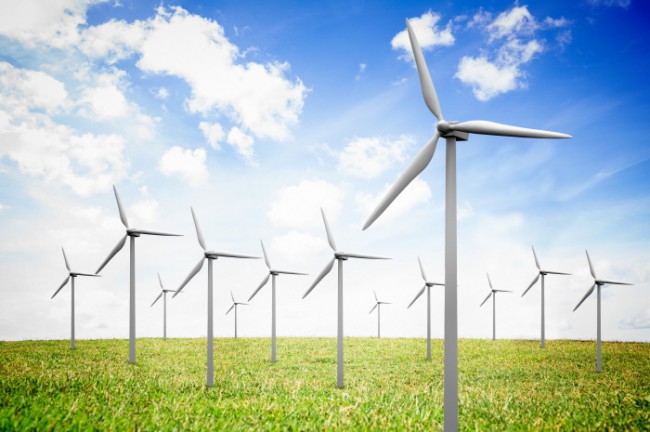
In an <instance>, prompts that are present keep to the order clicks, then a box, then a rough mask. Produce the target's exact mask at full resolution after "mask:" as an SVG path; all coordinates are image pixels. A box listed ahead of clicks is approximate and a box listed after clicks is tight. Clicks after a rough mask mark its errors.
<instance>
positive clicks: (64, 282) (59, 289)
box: [50, 275, 70, 299]
mask: <svg viewBox="0 0 650 432" xmlns="http://www.w3.org/2000/svg"><path fill="white" fill-rule="evenodd" d="M69 280H70V276H69V275H68V277H66V278H65V280H64V281H63V283H62V284H61V285H60V286H59V288H58V289H57V290H56V291H54V294H52V297H50V299H53V298H54V296H55V295H57V294H58V293H59V291H61V290H62V289H63V287H64V286H65V284H67V283H68V281H69Z"/></svg>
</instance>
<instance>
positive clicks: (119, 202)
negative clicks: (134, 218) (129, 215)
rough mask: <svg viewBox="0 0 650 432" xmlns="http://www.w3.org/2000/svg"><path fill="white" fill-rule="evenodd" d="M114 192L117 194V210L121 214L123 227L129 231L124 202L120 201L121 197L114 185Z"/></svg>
mask: <svg viewBox="0 0 650 432" xmlns="http://www.w3.org/2000/svg"><path fill="white" fill-rule="evenodd" d="M113 192H115V199H116V200H117V210H118V211H119V212H120V219H121V220H122V225H124V226H125V227H126V229H129V221H128V220H127V219H126V212H125V211H124V208H123V207H122V201H121V200H120V195H119V194H118V193H117V188H116V187H115V185H113Z"/></svg>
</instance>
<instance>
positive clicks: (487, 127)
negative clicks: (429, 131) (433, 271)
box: [363, 20, 570, 431]
mask: <svg viewBox="0 0 650 432" xmlns="http://www.w3.org/2000/svg"><path fill="white" fill-rule="evenodd" d="M406 27H407V30H408V35H409V39H410V41H411V48H412V49H413V57H414V58H415V64H416V66H417V69H418V75H419V77H420V86H421V88H422V96H423V97H424V101H425V103H426V105H427V107H428V108H429V110H430V111H431V112H432V113H433V115H434V116H435V117H436V118H437V119H438V124H437V125H436V133H435V134H434V136H433V137H432V138H431V140H429V142H428V143H427V144H426V145H425V146H424V147H423V148H422V150H420V152H419V153H418V154H417V156H415V159H414V160H413V162H411V164H410V165H409V166H408V168H406V170H405V171H404V172H403V173H402V175H401V176H400V177H399V178H398V179H397V181H396V182H395V184H393V186H391V188H390V189H389V191H388V193H387V194H386V195H385V196H384V198H383V199H382V200H381V201H380V202H379V204H378V205H377V207H376V208H375V210H374V211H373V212H372V213H371V214H370V216H369V217H368V220H367V221H366V223H365V225H364V226H363V229H366V228H368V227H369V226H370V225H371V224H372V223H373V222H374V221H375V220H376V219H377V218H378V217H379V216H380V215H381V214H382V213H383V212H384V210H386V209H387V208H388V206H389V205H390V204H391V203H392V202H393V200H394V199H395V198H397V196H398V195H399V194H400V193H401V192H402V191H403V190H404V189H405V188H406V186H408V185H409V183H411V181H413V179H414V178H415V177H417V176H418V175H419V174H420V173H421V172H422V171H423V170H424V169H425V168H426V167H427V165H429V162H431V158H433V154H434V152H435V150H436V144H437V143H438V138H440V137H443V138H445V140H446V143H447V151H446V158H447V161H446V180H445V366H444V375H445V383H444V429H445V431H455V430H458V293H457V284H456V282H457V279H458V273H457V267H456V265H457V253H456V247H457V229H456V223H457V218H456V141H457V140H459V141H466V140H467V139H468V136H469V134H470V133H474V134H480V135H497V136H510V137H522V138H570V136H569V135H565V134H561V133H556V132H547V131H542V130H537V129H526V128H521V127H516V126H509V125H504V124H499V123H493V122H488V121H480V120H479V121H467V122H447V121H445V119H444V118H443V116H442V110H441V109H440V103H439V101H438V95H437V94H436V90H435V88H434V86H433V81H431V75H429V70H428V68H427V64H426V63H425V61H424V57H423V56H422V50H421V49H420V45H419V44H418V41H417V38H416V37H415V33H414V32H413V28H411V24H410V23H409V21H408V20H407V21H406Z"/></svg>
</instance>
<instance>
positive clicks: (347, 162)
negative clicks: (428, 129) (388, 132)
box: [337, 136, 413, 179]
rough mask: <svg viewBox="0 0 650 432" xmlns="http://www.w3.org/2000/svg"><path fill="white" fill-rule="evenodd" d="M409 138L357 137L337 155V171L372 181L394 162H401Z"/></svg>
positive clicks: (409, 140) (409, 141) (411, 141)
mask: <svg viewBox="0 0 650 432" xmlns="http://www.w3.org/2000/svg"><path fill="white" fill-rule="evenodd" d="M412 143H413V140H412V138H411V137H408V136H400V137H399V138H397V139H396V140H390V139H389V138H386V137H361V138H359V137H357V138H353V139H352V140H350V141H349V142H348V143H347V144H346V146H345V148H344V149H343V150H342V151H341V152H340V153H338V155H337V157H338V160H339V163H338V169H339V170H341V171H343V172H345V173H346V174H349V175H352V176H356V177H361V178H364V179H372V178H375V177H377V176H378V175H380V174H381V173H383V172H384V171H386V170H387V169H388V168H390V167H391V166H392V165H393V164H394V163H395V162H398V161H400V162H401V161H403V160H404V157H405V156H406V155H405V152H406V150H407V148H408V147H409V146H410V145H411V144H412Z"/></svg>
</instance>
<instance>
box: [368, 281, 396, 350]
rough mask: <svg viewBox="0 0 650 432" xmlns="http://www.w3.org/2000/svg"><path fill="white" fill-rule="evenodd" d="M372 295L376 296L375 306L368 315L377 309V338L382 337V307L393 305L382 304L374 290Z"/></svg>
mask: <svg viewBox="0 0 650 432" xmlns="http://www.w3.org/2000/svg"><path fill="white" fill-rule="evenodd" d="M372 293H373V294H374V295H375V305H374V306H373V307H372V309H370V312H368V315H370V314H371V313H372V311H374V310H375V309H377V338H380V337H381V305H383V304H392V303H388V302H382V301H379V299H378V298H377V293H376V292H375V291H374V290H373V291H372Z"/></svg>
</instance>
